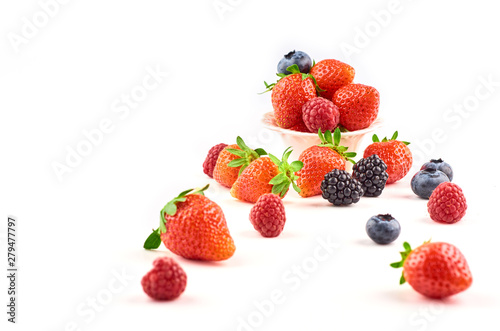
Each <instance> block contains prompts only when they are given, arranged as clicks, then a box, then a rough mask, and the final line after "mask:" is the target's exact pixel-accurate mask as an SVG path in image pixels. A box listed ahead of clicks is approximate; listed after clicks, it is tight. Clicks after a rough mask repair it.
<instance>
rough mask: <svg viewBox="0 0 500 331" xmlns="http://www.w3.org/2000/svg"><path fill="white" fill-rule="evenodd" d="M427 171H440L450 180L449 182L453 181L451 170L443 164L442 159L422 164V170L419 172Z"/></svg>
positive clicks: (447, 165)
mask: <svg viewBox="0 0 500 331" xmlns="http://www.w3.org/2000/svg"><path fill="white" fill-rule="evenodd" d="M427 169H434V170H440V171H442V172H444V173H445V174H446V176H448V178H449V179H450V182H451V181H452V180H453V169H451V166H450V165H449V164H448V163H446V162H444V161H443V160H442V159H437V160H435V159H432V160H430V161H429V162H427V163H424V165H423V166H422V168H420V170H427Z"/></svg>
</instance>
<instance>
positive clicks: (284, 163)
mask: <svg viewBox="0 0 500 331" xmlns="http://www.w3.org/2000/svg"><path fill="white" fill-rule="evenodd" d="M291 148H292V147H288V148H287V149H286V150H285V151H284V152H283V156H282V158H281V160H280V159H278V158H277V157H276V156H274V155H272V154H269V158H270V159H271V161H273V163H274V164H276V165H277V166H278V171H279V174H277V175H276V176H274V177H273V178H272V179H271V181H269V184H271V185H273V189H272V191H271V192H272V193H274V194H278V195H279V196H280V197H282V198H283V197H284V196H285V194H286V192H288V189H289V187H290V184H291V185H292V187H293V189H294V190H295V191H297V192H300V188H299V187H298V186H297V184H295V181H296V180H297V179H298V178H299V177H298V176H297V175H295V173H296V172H297V171H299V170H300V169H302V167H303V166H304V163H302V161H293V162H292V163H288V158H289V157H290V154H292V149H291Z"/></svg>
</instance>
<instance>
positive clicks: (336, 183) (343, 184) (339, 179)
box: [321, 169, 364, 206]
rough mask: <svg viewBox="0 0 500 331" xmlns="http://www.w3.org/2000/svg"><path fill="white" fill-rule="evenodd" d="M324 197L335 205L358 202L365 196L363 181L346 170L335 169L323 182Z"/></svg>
mask: <svg viewBox="0 0 500 331" xmlns="http://www.w3.org/2000/svg"><path fill="white" fill-rule="evenodd" d="M321 192H323V195H322V196H323V198H324V199H326V200H328V201H329V202H331V203H332V204H333V205H335V206H342V205H350V204H351V203H356V202H358V201H359V199H360V198H361V197H362V196H363V193H364V192H363V187H362V186H361V183H360V182H359V181H358V180H357V179H354V178H351V175H349V173H348V172H347V171H345V170H340V169H333V170H332V171H330V172H329V173H327V174H326V175H325V179H324V180H323V181H322V182H321Z"/></svg>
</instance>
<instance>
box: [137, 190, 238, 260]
mask: <svg viewBox="0 0 500 331" xmlns="http://www.w3.org/2000/svg"><path fill="white" fill-rule="evenodd" d="M207 188H208V185H206V186H205V187H203V188H201V189H195V190H193V189H191V190H186V191H184V192H182V193H180V194H179V195H178V196H177V197H175V198H174V199H172V200H171V201H169V202H168V203H167V204H166V205H165V207H163V209H162V210H161V211H160V226H159V227H158V228H157V229H156V230H153V232H152V233H151V234H150V235H149V237H148V238H147V239H146V241H145V243H144V248H146V249H156V248H158V247H159V246H160V244H161V242H163V244H164V245H165V247H167V248H168V249H169V250H170V251H172V252H173V253H175V254H177V255H180V256H182V257H184V258H186V259H193V260H204V261H221V260H226V259H228V258H230V257H231V256H232V255H233V254H234V251H235V249H236V248H235V246H234V241H233V238H232V237H231V235H230V233H229V229H228V227H227V223H226V219H225V216H224V213H223V212H222V209H221V208H220V207H219V205H217V204H216V203H215V202H213V201H212V200H210V199H208V198H207V197H206V196H205V194H204V193H203V192H204V191H205V190H206V189H207Z"/></svg>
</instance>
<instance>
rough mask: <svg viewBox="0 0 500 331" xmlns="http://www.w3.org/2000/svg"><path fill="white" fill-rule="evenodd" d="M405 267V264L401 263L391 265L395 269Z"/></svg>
mask: <svg viewBox="0 0 500 331" xmlns="http://www.w3.org/2000/svg"><path fill="white" fill-rule="evenodd" d="M402 266H403V262H401V261H399V262H394V263H391V267H393V268H396V269H397V268H401V267H402Z"/></svg>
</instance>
